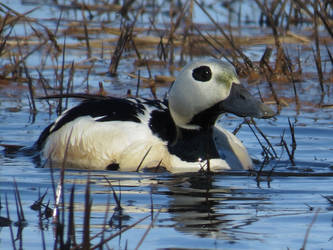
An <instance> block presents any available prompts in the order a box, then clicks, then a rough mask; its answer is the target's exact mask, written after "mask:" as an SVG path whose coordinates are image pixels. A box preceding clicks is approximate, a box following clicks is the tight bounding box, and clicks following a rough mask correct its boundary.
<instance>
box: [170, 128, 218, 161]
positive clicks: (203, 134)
mask: <svg viewBox="0 0 333 250" xmlns="http://www.w3.org/2000/svg"><path fill="white" fill-rule="evenodd" d="M180 133H181V137H180V138H179V139H178V141H177V143H176V144H175V145H168V149H169V152H170V153H171V154H175V155H176V156H178V157H179V158H180V159H181V160H183V161H189V162H195V161H198V159H199V158H201V159H202V160H206V159H210V158H220V156H219V154H218V152H217V150H216V146H215V143H214V141H213V136H212V133H213V131H212V128H211V129H208V130H203V129H201V130H187V129H181V132H180Z"/></svg>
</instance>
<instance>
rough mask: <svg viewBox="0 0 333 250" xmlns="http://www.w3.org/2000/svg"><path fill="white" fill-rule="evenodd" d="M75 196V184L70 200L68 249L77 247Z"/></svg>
mask: <svg viewBox="0 0 333 250" xmlns="http://www.w3.org/2000/svg"><path fill="white" fill-rule="evenodd" d="M74 196H75V184H73V185H72V188H71V194H70V200H69V211H68V226H67V228H68V230H67V241H66V247H67V248H70V247H72V246H74V247H75V246H76V238H75V221H74Z"/></svg>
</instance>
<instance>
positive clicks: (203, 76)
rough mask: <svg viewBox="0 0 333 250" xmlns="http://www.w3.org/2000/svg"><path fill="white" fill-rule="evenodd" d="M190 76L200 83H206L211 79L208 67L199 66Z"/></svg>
mask: <svg viewBox="0 0 333 250" xmlns="http://www.w3.org/2000/svg"><path fill="white" fill-rule="evenodd" d="M192 76H193V78H194V79H195V80H197V81H200V82H207V81H209V80H210V79H211V78H212V71H211V70H210V68H209V67H208V66H200V67H198V68H195V69H194V70H193V71H192Z"/></svg>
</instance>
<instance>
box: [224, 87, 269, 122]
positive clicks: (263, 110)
mask: <svg viewBox="0 0 333 250" xmlns="http://www.w3.org/2000/svg"><path fill="white" fill-rule="evenodd" d="M219 107H220V108H221V109H222V110H223V111H224V112H228V113H233V114H235V115H237V116H241V117H245V116H249V117H255V118H264V119H266V118H271V117H273V116H274V115H275V112H274V111H273V110H272V109H271V108H270V107H268V106H267V105H266V104H264V103H262V102H260V101H259V100H257V99H256V98H255V97H254V96H253V95H251V94H250V92H249V91H248V90H247V89H245V88H244V87H243V86H242V85H240V84H232V87H231V90H230V95H229V96H228V98H227V99H225V100H223V101H222V102H221V103H220V105H219Z"/></svg>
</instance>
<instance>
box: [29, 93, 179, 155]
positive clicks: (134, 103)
mask: <svg viewBox="0 0 333 250" xmlns="http://www.w3.org/2000/svg"><path fill="white" fill-rule="evenodd" d="M146 106H149V108H150V110H151V113H150V120H149V127H150V129H151V130H152V132H153V133H154V134H156V135H157V136H159V137H160V138H161V139H162V140H165V141H173V140H174V139H175V137H176V126H175V124H174V122H173V120H172V118H171V115H170V112H169V110H168V108H167V107H168V103H167V101H166V100H164V101H159V100H148V99H144V98H117V97H103V98H101V97H96V98H94V97H89V98H88V99H86V100H84V101H82V102H81V103H80V104H79V105H77V106H75V107H73V108H71V109H69V110H67V111H66V112H65V113H64V114H63V115H62V116H61V117H60V119H58V120H57V121H56V122H54V123H52V124H50V125H49V126H48V127H46V128H45V129H44V131H43V132H42V133H41V135H40V137H39V138H38V140H37V142H36V146H37V148H38V149H41V148H42V147H43V145H44V143H45V141H46V139H47V137H48V136H49V135H50V134H51V133H54V132H55V131H57V130H59V129H60V128H61V127H63V126H64V125H65V124H67V123H69V122H71V121H74V120H75V119H77V118H79V117H83V116H90V117H92V118H94V119H95V120H96V121H97V122H107V121H132V122H138V123H139V122H141V120H140V119H139V118H138V116H139V115H140V114H141V115H143V114H144V113H145V110H146Z"/></svg>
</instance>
